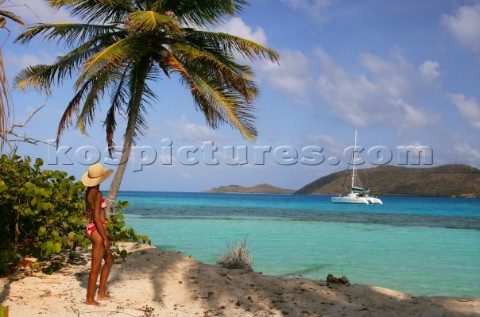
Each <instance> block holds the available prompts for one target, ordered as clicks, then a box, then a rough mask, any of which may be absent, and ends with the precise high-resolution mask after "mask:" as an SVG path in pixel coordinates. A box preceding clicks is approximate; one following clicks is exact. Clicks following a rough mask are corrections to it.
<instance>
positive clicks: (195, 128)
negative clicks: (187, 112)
mask: <svg viewBox="0 0 480 317" xmlns="http://www.w3.org/2000/svg"><path fill="white" fill-rule="evenodd" d="M166 126H167V127H168V128H169V129H170V130H172V134H173V139H174V140H180V141H189V142H203V141H211V140H223V139H225V137H223V136H221V135H219V134H218V133H216V132H215V131H213V130H212V129H211V128H208V127H207V126H203V125H198V124H194V123H190V122H188V121H187V118H186V117H185V116H182V117H181V118H180V119H179V120H178V121H176V122H173V121H167V122H166Z"/></svg>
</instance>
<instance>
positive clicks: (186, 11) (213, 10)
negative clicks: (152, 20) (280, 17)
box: [152, 0, 249, 26]
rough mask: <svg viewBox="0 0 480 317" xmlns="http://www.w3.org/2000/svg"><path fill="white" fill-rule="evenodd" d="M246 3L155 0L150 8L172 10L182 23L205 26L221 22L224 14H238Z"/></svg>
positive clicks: (233, 0)
mask: <svg viewBox="0 0 480 317" xmlns="http://www.w3.org/2000/svg"><path fill="white" fill-rule="evenodd" d="M246 5H249V3H248V1H246V0H209V1H192V0H157V1H155V2H154V4H153V5H152V8H154V10H155V11H157V10H159V11H160V10H161V12H173V13H174V15H175V16H176V17H178V19H180V21H181V22H182V23H184V24H191V23H193V24H196V25H200V26H205V25H208V24H218V23H222V22H223V19H224V18H225V16H232V15H237V14H239V13H240V12H242V10H243V8H244V6H246Z"/></svg>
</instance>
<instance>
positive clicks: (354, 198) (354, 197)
mask: <svg viewBox="0 0 480 317" xmlns="http://www.w3.org/2000/svg"><path fill="white" fill-rule="evenodd" d="M332 203H336V204H363V205H372V204H379V205H383V202H382V200H381V199H380V198H377V197H370V196H359V195H358V194H355V193H350V194H348V195H344V196H336V197H332Z"/></svg>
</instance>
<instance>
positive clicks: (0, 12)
mask: <svg viewBox="0 0 480 317" xmlns="http://www.w3.org/2000/svg"><path fill="white" fill-rule="evenodd" d="M0 16H4V17H6V18H9V19H10V20H12V21H15V22H16V23H18V24H20V25H21V26H25V23H23V21H22V19H21V18H20V17H19V16H18V15H16V14H14V13H12V12H10V11H5V10H0Z"/></svg>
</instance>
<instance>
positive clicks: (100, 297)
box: [97, 291, 113, 300]
mask: <svg viewBox="0 0 480 317" xmlns="http://www.w3.org/2000/svg"><path fill="white" fill-rule="evenodd" d="M112 298H113V297H112V296H110V293H109V292H108V291H106V292H105V293H98V295H97V300H110V299H112Z"/></svg>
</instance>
